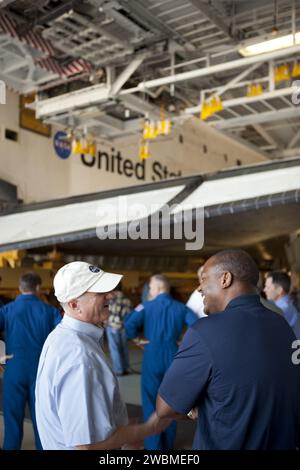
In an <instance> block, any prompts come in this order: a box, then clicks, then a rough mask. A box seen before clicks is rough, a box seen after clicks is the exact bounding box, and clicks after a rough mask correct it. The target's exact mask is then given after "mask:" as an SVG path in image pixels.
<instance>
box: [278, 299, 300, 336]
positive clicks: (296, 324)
mask: <svg viewBox="0 0 300 470" xmlns="http://www.w3.org/2000/svg"><path fill="white" fill-rule="evenodd" d="M275 304H276V305H277V307H279V308H281V310H282V312H283V316H284V318H285V319H286V321H287V322H288V324H289V325H290V327H291V328H293V330H294V333H295V336H296V338H298V339H300V313H299V312H298V310H297V309H296V307H295V305H294V304H293V302H292V300H291V299H290V298H289V296H288V295H285V296H283V297H281V298H280V299H278V300H276V301H275Z"/></svg>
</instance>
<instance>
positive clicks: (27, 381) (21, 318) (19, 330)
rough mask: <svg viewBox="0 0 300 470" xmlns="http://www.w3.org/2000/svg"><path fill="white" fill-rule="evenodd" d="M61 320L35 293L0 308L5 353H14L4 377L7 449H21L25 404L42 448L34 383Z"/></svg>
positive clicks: (20, 297)
mask: <svg viewBox="0 0 300 470" xmlns="http://www.w3.org/2000/svg"><path fill="white" fill-rule="evenodd" d="M60 320H61V315H60V313H59V311H58V310H57V309H55V308H54V307H52V306H51V305H48V304H45V303H44V302H42V301H41V300H40V299H38V297H36V296H35V295H33V294H22V295H19V296H18V297H17V298H16V300H14V301H13V302H10V303H9V304H7V305H5V306H4V307H2V308H0V331H4V333H5V345H6V354H13V358H12V359H9V360H8V362H7V364H6V366H5V372H4V377H3V414H4V428H5V429H4V444H3V448H4V449H6V450H18V449H20V448H21V444H22V438H23V421H24V415H25V404H26V402H28V404H29V409H30V414H31V419H32V424H33V429H34V435H35V445H36V448H37V449H42V446H41V442H40V439H39V435H38V432H37V427H36V420H35V380H36V374H37V368H38V363H39V357H40V353H41V350H42V347H43V344H44V342H45V340H46V338H47V336H48V335H49V333H50V332H51V331H52V330H53V328H54V327H55V326H56V325H57V324H58V323H59V322H60Z"/></svg>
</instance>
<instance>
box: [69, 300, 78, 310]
mask: <svg viewBox="0 0 300 470" xmlns="http://www.w3.org/2000/svg"><path fill="white" fill-rule="evenodd" d="M68 306H69V307H70V309H71V310H77V308H78V302H77V300H76V299H74V300H69V302H68Z"/></svg>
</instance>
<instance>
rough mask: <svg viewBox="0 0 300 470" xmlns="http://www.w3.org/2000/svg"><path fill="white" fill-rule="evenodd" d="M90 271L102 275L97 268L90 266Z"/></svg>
mask: <svg viewBox="0 0 300 470" xmlns="http://www.w3.org/2000/svg"><path fill="white" fill-rule="evenodd" d="M89 270H90V271H91V272H92V273H100V269H99V268H97V266H93V265H90V266H89Z"/></svg>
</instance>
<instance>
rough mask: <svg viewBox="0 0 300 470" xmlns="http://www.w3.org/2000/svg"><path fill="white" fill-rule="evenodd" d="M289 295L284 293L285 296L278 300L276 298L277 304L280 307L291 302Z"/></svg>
mask: <svg viewBox="0 0 300 470" xmlns="http://www.w3.org/2000/svg"><path fill="white" fill-rule="evenodd" d="M289 300H290V299H289V296H288V295H284V296H283V297H280V299H278V300H275V302H274V303H275V304H276V305H277V306H278V307H281V306H285V305H287V304H288V303H289Z"/></svg>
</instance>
